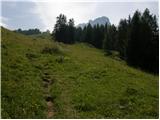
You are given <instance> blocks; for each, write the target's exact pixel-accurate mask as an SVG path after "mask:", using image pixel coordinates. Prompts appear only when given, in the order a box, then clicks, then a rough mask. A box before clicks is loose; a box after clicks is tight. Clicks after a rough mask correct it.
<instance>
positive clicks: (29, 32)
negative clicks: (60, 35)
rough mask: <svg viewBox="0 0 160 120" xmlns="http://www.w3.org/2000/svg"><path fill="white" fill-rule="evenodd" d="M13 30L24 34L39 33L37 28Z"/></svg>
mask: <svg viewBox="0 0 160 120" xmlns="http://www.w3.org/2000/svg"><path fill="white" fill-rule="evenodd" d="M15 32H18V33H21V34H24V35H36V34H41V31H40V30H39V29H37V28H35V29H29V30H22V29H18V30H15Z"/></svg>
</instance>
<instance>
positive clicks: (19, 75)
mask: <svg viewBox="0 0 160 120" xmlns="http://www.w3.org/2000/svg"><path fill="white" fill-rule="evenodd" d="M1 48H2V69H1V70H2V81H1V84H2V85H1V89H2V99H1V102H2V103H1V104H2V110H1V112H2V118H46V115H45V111H46V109H47V108H46V102H45V100H44V90H43V87H42V82H43V81H42V76H43V73H44V71H45V72H47V73H49V74H51V77H52V79H54V83H53V84H52V86H51V90H50V93H51V95H52V96H53V98H54V101H53V103H54V111H55V115H54V117H53V118H158V116H159V111H158V102H159V96H158V95H159V93H158V87H159V86H158V85H159V83H158V82H159V77H158V76H157V75H153V74H149V73H145V72H143V71H141V70H138V69H135V68H131V67H129V66H127V64H126V63H125V62H124V61H122V60H120V59H114V57H111V56H106V55H105V54H104V52H103V51H101V50H98V49H96V48H93V47H90V46H88V45H86V44H74V45H65V44H62V43H56V42H53V41H51V40H50V39H49V37H48V38H47V39H46V38H43V39H41V38H40V37H37V38H36V39H35V37H27V36H24V35H21V34H18V33H13V32H11V31H8V30H6V29H2V45H1Z"/></svg>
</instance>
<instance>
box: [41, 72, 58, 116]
mask: <svg viewBox="0 0 160 120" xmlns="http://www.w3.org/2000/svg"><path fill="white" fill-rule="evenodd" d="M42 80H43V89H44V99H45V101H46V104H47V110H46V117H47V118H53V116H54V114H55V112H54V104H53V97H52V95H51V94H50V87H51V85H52V84H53V82H54V81H53V79H52V77H51V75H50V74H49V73H48V72H46V71H44V73H43V77H42Z"/></svg>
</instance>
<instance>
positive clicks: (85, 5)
mask: <svg viewBox="0 0 160 120" xmlns="http://www.w3.org/2000/svg"><path fill="white" fill-rule="evenodd" d="M1 8H2V13H1V25H2V26H4V27H7V28H9V29H12V30H13V29H18V28H22V29H29V28H39V29H41V30H42V31H44V30H46V29H49V30H52V29H53V26H54V24H55V22H56V17H57V16H58V15H59V14H60V13H63V14H65V15H66V16H67V18H68V19H69V18H74V20H75V24H76V25H77V24H79V23H84V22H88V21H89V20H90V19H95V18H97V17H100V16H107V17H108V18H109V19H110V22H111V23H112V24H115V25H118V23H119V21H120V19H121V18H127V17H128V15H129V14H130V15H133V13H134V12H135V10H137V9H138V10H139V11H141V12H143V11H144V9H145V8H149V10H150V12H151V13H153V14H156V15H157V16H158V0H152V1H149V0H143V1H142V0H138V1H136V2H131V1H129V0H128V1H126V2H124V1H122V0H121V1H119V2H116V1H115V0H114V2H111V1H107V2H106V1H104V0H101V1H91V0H90V1H89V0H88V1H87V2H86V1H78V2H75V1H74V2H73V1H71V0H70V1H69V0H68V1H67V2H66V1H65V2H63V1H59V2H56V1H54V0H52V1H51V0H48V1H47V0H39V1H38V0H28V1H26V0H21V1H20V0H12V1H9V0H8V1H6V0H5V1H4V0H3V1H2V2H1Z"/></svg>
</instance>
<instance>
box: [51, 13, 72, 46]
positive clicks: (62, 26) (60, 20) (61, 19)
mask: <svg viewBox="0 0 160 120" xmlns="http://www.w3.org/2000/svg"><path fill="white" fill-rule="evenodd" d="M74 29H75V28H74V19H69V22H68V23H67V17H66V16H65V15H63V14H60V15H59V16H58V17H57V21H56V24H55V26H54V30H53V33H52V36H53V39H54V38H55V40H56V41H58V42H63V43H68V44H71V43H74V34H75V30H74Z"/></svg>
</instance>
